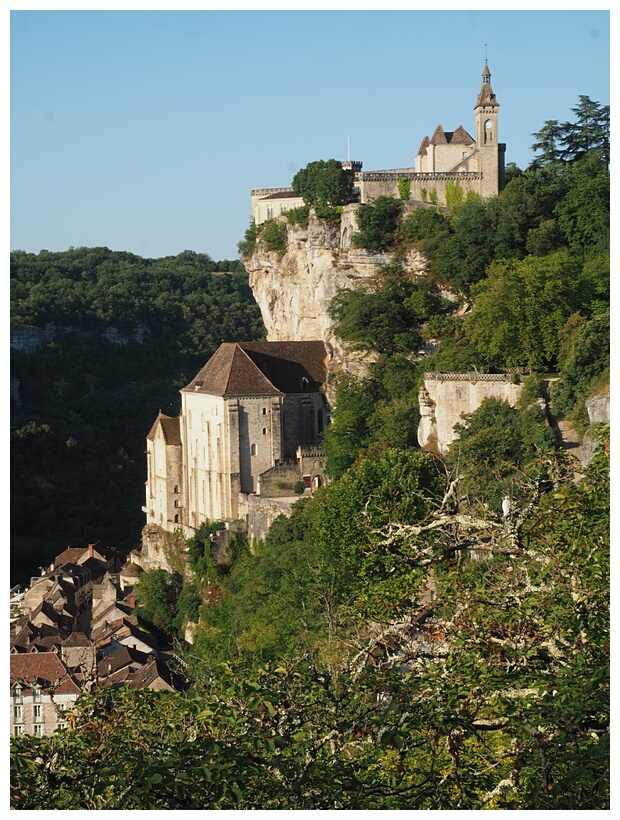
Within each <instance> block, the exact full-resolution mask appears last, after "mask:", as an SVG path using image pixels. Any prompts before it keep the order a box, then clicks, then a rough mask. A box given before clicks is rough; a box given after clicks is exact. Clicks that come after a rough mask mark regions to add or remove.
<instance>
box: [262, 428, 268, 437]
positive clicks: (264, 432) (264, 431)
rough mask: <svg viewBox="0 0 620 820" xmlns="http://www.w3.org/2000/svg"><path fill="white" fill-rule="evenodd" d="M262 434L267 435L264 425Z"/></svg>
mask: <svg viewBox="0 0 620 820" xmlns="http://www.w3.org/2000/svg"><path fill="white" fill-rule="evenodd" d="M263 435H264V436H266V435H267V428H266V427H263Z"/></svg>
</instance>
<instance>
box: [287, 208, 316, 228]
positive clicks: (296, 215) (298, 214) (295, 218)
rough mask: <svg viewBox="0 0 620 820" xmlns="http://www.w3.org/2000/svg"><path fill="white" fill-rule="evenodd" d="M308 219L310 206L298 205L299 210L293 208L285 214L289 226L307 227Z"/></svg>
mask: <svg viewBox="0 0 620 820" xmlns="http://www.w3.org/2000/svg"><path fill="white" fill-rule="evenodd" d="M309 217H310V206H309V205H300V206H299V208H293V209H292V210H290V211H287V212H286V218H287V219H288V223H289V225H301V227H302V228H307V227H308V219H309Z"/></svg>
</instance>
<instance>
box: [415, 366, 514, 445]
mask: <svg viewBox="0 0 620 820" xmlns="http://www.w3.org/2000/svg"><path fill="white" fill-rule="evenodd" d="M522 389H523V385H522V384H516V383H515V382H514V376H512V375H510V374H509V373H504V374H498V375H496V374H491V373H425V374H424V384H423V386H422V387H421V388H420V394H419V403H420V423H419V426H418V442H419V444H420V447H423V448H424V449H426V450H430V451H431V452H435V453H437V454H439V455H441V454H444V453H445V452H446V451H447V449H448V447H449V446H450V444H452V442H453V441H455V440H456V439H457V438H458V436H457V435H456V433H455V432H454V425H455V424H458V422H460V421H461V419H462V416H463V414H466V413H473V412H474V411H475V410H477V409H478V408H479V407H480V405H481V404H482V401H483V399H486V398H495V399H499V400H500V401H507V402H508V403H509V404H510V405H511V406H512V407H515V406H516V404H517V401H518V399H519V396H520V395H521V390H522Z"/></svg>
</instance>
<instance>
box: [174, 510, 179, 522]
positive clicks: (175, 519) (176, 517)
mask: <svg viewBox="0 0 620 820" xmlns="http://www.w3.org/2000/svg"><path fill="white" fill-rule="evenodd" d="M174 523H175V524H178V523H179V514H178V513H177V514H176V515H175V516H174Z"/></svg>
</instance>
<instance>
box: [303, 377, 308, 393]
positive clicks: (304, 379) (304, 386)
mask: <svg viewBox="0 0 620 820" xmlns="http://www.w3.org/2000/svg"><path fill="white" fill-rule="evenodd" d="M309 385H310V382H309V381H308V379H307V378H306V377H305V376H303V377H302V379H301V389H302V390H303V392H304V393H305V392H307V390H308V387H309Z"/></svg>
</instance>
